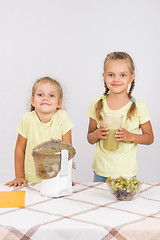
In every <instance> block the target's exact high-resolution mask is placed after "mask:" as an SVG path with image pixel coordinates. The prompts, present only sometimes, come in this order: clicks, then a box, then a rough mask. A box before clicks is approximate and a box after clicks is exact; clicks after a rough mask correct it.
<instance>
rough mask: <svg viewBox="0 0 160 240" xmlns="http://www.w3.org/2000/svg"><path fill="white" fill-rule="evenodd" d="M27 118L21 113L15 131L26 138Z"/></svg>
mask: <svg viewBox="0 0 160 240" xmlns="http://www.w3.org/2000/svg"><path fill="white" fill-rule="evenodd" d="M28 127H29V126H28V120H27V118H26V114H24V115H23V117H22V119H21V121H20V123H19V125H18V127H17V129H16V131H17V132H18V133H19V134H20V135H22V137H24V138H28Z"/></svg>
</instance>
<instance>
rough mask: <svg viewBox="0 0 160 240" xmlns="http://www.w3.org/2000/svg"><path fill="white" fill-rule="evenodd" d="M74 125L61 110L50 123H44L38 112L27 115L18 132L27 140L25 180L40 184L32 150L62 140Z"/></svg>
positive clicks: (23, 118) (22, 120) (24, 116)
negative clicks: (43, 143)
mask: <svg viewBox="0 0 160 240" xmlns="http://www.w3.org/2000/svg"><path fill="white" fill-rule="evenodd" d="M72 127H73V124H72V123H71V120H70V118H69V115H68V113H67V112H66V111H64V110H61V109H59V110H58V111H56V112H55V114H54V115H53V117H52V118H51V120H50V121H49V122H48V123H42V122H41V121H40V120H39V118H38V116H37V114H36V112H35V111H32V112H29V113H25V114H24V115H23V117H22V119H21V121H20V123H19V125H18V127H17V132H18V133H19V134H20V135H22V136H23V137H24V138H26V139H27V145H26V151H25V160H24V172H25V178H26V180H27V181H29V182H40V181H41V180H40V179H39V178H38V177H37V176H36V171H35V165H34V159H33V157H32V149H33V148H34V147H35V146H37V145H38V144H40V143H42V142H45V141H49V140H51V138H53V139H60V140H62V136H63V135H64V134H66V133H67V132H68V131H69V130H70V129H71V128H72Z"/></svg>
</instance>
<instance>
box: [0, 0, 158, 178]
mask: <svg viewBox="0 0 160 240" xmlns="http://www.w3.org/2000/svg"><path fill="white" fill-rule="evenodd" d="M159 8H160V2H159V1H158V0H152V1H151V0H141V1H139V0H134V1H128V0H121V1H119V0H112V1H110V0H76V1H75V0H67V1H66V0H34V1H33V0H32V1H31V0H14V1H13V0H5V1H3V0H1V1H0V35H1V37H0V66H1V67H0V77H1V119H0V122H1V124H0V135H1V139H0V145H1V147H0V156H1V161H0V173H1V174H0V181H1V182H2V181H4V182H5V181H8V180H11V179H12V178H13V177H14V161H13V158H14V147H15V142H16V137H17V133H16V127H17V125H18V123H19V121H20V119H21V116H22V114H23V113H25V112H26V111H28V110H29V101H30V94H31V87H32V85H33V83H34V81H35V80H36V79H37V78H39V77H42V76H46V75H49V76H51V77H53V78H56V79H57V80H59V81H60V82H61V83H62V86H63V89H64V95H65V96H64V107H65V108H66V109H67V111H68V113H69V115H70V117H71V120H72V122H73V123H74V125H75V127H74V129H73V131H72V135H73V145H74V147H75V148H76V150H77V155H76V158H75V161H76V164H77V169H76V171H74V174H73V175H74V176H73V177H74V180H75V181H92V178H93V173H92V168H91V166H92V161H93V155H94V146H91V145H89V144H88V143H87V140H86V135H87V128H88V117H87V115H86V110H87V108H88V105H89V104H90V102H91V100H92V99H93V98H95V97H98V96H100V95H101V94H102V93H103V91H104V87H103V78H102V73H103V61H104V58H105V57H106V54H108V53H109V52H111V51H127V52H128V53H129V54H131V56H132V57H133V59H134V61H135V65H136V87H135V90H134V94H133V95H134V96H136V97H140V98H142V99H144V100H145V101H146V102H147V104H148V107H149V110H150V113H151V116H152V120H151V121H152V125H153V129H154V133H155V143H154V144H153V145H151V146H142V145H141V146H138V153H137V156H138V164H139V174H138V175H139V177H140V178H141V179H142V180H143V181H153V182H154V181H159V180H160V177H159V155H160V144H159V142H160V141H159V140H160V138H159V133H160V124H159V120H158V119H159V117H160V110H159V107H158V106H157V105H158V103H159V97H158V96H159V86H160V83H159V56H160V45H159V42H160V26H159V25H160V24H159V23H160V17H159Z"/></svg>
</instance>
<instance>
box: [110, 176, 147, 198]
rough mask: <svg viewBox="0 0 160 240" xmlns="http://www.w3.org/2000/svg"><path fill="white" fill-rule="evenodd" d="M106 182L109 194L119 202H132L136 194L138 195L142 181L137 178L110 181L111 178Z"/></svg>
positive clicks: (120, 178)
mask: <svg viewBox="0 0 160 240" xmlns="http://www.w3.org/2000/svg"><path fill="white" fill-rule="evenodd" d="M106 182H107V184H108V186H109V189H110V192H111V193H112V194H113V196H114V197H115V198H116V199H118V200H120V201H130V200H132V199H133V198H134V197H135V196H136V194H137V193H139V190H140V188H141V185H142V181H140V180H138V179H137V178H129V179H126V178H124V177H119V178H116V179H112V178H111V177H108V179H107V180H106Z"/></svg>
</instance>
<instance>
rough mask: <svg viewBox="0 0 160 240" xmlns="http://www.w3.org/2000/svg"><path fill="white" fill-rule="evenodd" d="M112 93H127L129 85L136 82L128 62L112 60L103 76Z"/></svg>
mask: <svg viewBox="0 0 160 240" xmlns="http://www.w3.org/2000/svg"><path fill="white" fill-rule="evenodd" d="M103 77H104V81H105V83H106V85H107V87H108V88H109V90H110V93H117V94H118V93H127V90H128V85H129V84H130V83H131V82H132V81H133V80H134V78H135V74H132V73H131V71H130V68H129V63H128V62H127V61H126V60H110V61H109V62H108V63H107V65H106V68H105V73H104V74H103Z"/></svg>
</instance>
